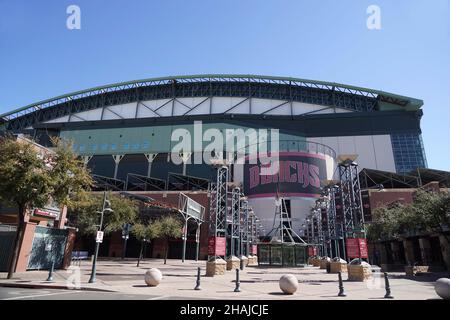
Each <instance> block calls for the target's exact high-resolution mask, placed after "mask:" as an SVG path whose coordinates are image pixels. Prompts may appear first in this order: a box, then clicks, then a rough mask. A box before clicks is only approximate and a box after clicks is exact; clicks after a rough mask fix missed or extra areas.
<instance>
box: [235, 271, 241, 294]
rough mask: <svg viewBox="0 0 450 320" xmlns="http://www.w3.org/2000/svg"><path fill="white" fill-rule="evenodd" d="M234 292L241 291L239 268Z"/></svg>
mask: <svg viewBox="0 0 450 320" xmlns="http://www.w3.org/2000/svg"><path fill="white" fill-rule="evenodd" d="M234 292H241V281H239V269H236V288H234Z"/></svg>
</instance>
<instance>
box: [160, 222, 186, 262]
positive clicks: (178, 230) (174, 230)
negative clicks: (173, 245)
mask: <svg viewBox="0 0 450 320" xmlns="http://www.w3.org/2000/svg"><path fill="white" fill-rule="evenodd" d="M159 223H160V224H161V233H160V235H161V237H163V238H164V240H165V246H164V264H166V262H167V254H168V251H169V238H179V237H181V235H182V227H183V224H182V223H181V221H180V220H179V219H177V218H175V217H174V216H172V215H166V216H163V217H161V218H159Z"/></svg>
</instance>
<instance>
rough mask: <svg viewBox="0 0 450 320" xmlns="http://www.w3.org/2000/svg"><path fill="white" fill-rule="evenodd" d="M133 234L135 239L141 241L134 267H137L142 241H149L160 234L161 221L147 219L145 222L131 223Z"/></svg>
mask: <svg viewBox="0 0 450 320" xmlns="http://www.w3.org/2000/svg"><path fill="white" fill-rule="evenodd" d="M131 232H132V233H133V235H134V236H135V237H136V239H137V240H139V241H141V249H140V251H139V257H138V262H137V265H136V267H139V263H140V261H141V258H142V254H143V249H144V243H146V242H150V241H151V240H153V239H156V238H158V237H159V236H160V234H161V222H160V221H158V220H156V221H151V220H148V221H147V222H146V223H144V222H138V223H136V224H134V225H133V229H132V230H131Z"/></svg>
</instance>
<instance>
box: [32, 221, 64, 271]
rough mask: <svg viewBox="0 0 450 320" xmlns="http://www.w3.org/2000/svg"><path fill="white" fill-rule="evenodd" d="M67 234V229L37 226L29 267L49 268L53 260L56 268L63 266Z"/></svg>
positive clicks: (34, 268)
mask: <svg viewBox="0 0 450 320" xmlns="http://www.w3.org/2000/svg"><path fill="white" fill-rule="evenodd" d="M67 235H68V231H67V230H63V229H53V228H46V227H40V226H37V227H36V231H35V233H34V239H33V245H32V249H31V253H30V257H29V260H28V268H27V269H29V270H36V269H37V270H39V269H49V268H50V267H51V265H52V262H53V261H54V262H55V269H58V268H61V267H62V264H63V260H64V250H65V247H66V242H67Z"/></svg>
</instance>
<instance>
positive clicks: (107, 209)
mask: <svg viewBox="0 0 450 320" xmlns="http://www.w3.org/2000/svg"><path fill="white" fill-rule="evenodd" d="M105 212H113V210H112V209H111V203H110V202H109V200H106V191H104V192H103V206H102V211H101V212H100V214H101V216H100V225H99V228H98V231H102V227H103V215H104V213H105ZM97 213H98V211H97ZM99 247H100V241H99V240H97V239H96V241H95V255H94V260H93V262H92V272H91V277H90V278H89V283H94V282H95V280H96V279H95V273H96V267H97V257H98V249H99Z"/></svg>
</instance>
